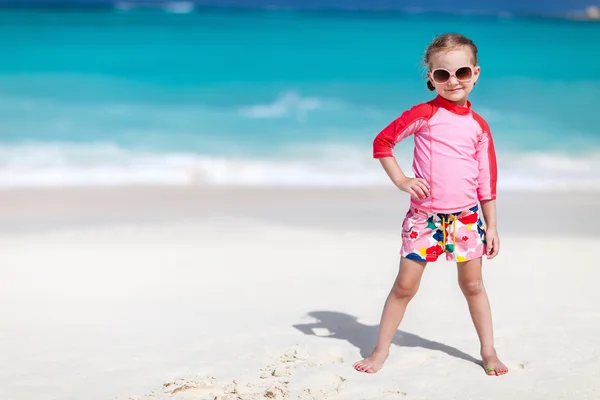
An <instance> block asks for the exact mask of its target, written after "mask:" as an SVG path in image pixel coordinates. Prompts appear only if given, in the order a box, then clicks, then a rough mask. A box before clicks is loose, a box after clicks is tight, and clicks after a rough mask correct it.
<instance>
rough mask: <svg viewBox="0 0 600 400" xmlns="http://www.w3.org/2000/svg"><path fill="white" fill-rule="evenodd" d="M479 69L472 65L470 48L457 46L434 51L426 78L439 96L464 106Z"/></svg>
mask: <svg viewBox="0 0 600 400" xmlns="http://www.w3.org/2000/svg"><path fill="white" fill-rule="evenodd" d="M479 71H480V68H479V67H476V66H475V65H473V54H471V51H470V49H469V48H468V47H458V48H456V49H452V50H450V51H445V52H438V53H436V54H435V55H434V56H433V58H432V60H431V69H430V70H429V72H428V73H427V78H428V79H429V81H430V82H431V83H432V84H433V86H434V87H435V90H436V91H437V93H438V94H439V95H440V96H442V97H443V98H445V99H446V100H448V101H451V102H453V103H455V104H458V105H460V106H464V105H465V104H466V103H467V97H468V96H469V93H471V90H473V86H474V85H475V82H477V79H478V78H479Z"/></svg>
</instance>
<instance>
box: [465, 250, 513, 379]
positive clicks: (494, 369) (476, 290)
mask: <svg viewBox="0 0 600 400" xmlns="http://www.w3.org/2000/svg"><path fill="white" fill-rule="evenodd" d="M481 263H482V260H481V258H476V259H474V260H469V261H465V262H461V263H457V266H458V284H459V286H460V289H461V290H462V292H463V294H464V295H465V298H466V299H467V304H468V305H469V312H470V313H471V319H472V320H473V324H474V325H475V330H476V331H477V335H478V336H479V341H480V343H481V358H482V360H483V367H484V368H485V371H486V373H487V374H488V375H504V374H506V373H507V372H508V368H507V367H506V366H505V365H504V364H503V363H502V362H501V361H500V359H498V355H497V354H496V349H495V348H494V332H493V328H492V312H491V309H490V303H489V299H488V296H487V293H486V291H485V287H484V286H483V277H482V274H481Z"/></svg>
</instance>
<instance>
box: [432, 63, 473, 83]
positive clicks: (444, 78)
mask: <svg viewBox="0 0 600 400" xmlns="http://www.w3.org/2000/svg"><path fill="white" fill-rule="evenodd" d="M452 76H454V77H455V78H456V80H458V81H459V82H467V81H470V80H471V78H473V67H460V68H458V69H457V70H455V71H448V70H447V69H444V68H436V69H434V70H433V71H431V78H432V79H433V81H434V82H435V83H437V84H438V85H439V84H443V83H446V82H448V81H449V80H450V78H451V77H452Z"/></svg>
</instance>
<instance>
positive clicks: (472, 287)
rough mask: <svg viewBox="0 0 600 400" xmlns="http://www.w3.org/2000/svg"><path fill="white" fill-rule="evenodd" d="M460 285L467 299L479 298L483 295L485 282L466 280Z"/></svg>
mask: <svg viewBox="0 0 600 400" xmlns="http://www.w3.org/2000/svg"><path fill="white" fill-rule="evenodd" d="M459 285H460V289H461V290H462V292H463V294H464V295H465V296H467V297H469V296H477V295H478V294H481V293H483V281H482V280H481V279H478V280H464V281H461V282H459Z"/></svg>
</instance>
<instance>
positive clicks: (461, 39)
mask: <svg viewBox="0 0 600 400" xmlns="http://www.w3.org/2000/svg"><path fill="white" fill-rule="evenodd" d="M462 46H466V47H468V48H469V49H470V50H471V53H472V54H473V60H472V61H473V65H477V64H478V63H479V60H478V59H477V46H475V43H473V41H472V40H471V39H469V38H467V37H466V36H463V35H461V34H459V33H444V34H442V35H439V36H438V37H436V38H435V39H433V40H432V41H431V43H430V44H429V46H428V47H427V50H425V56H424V57H423V63H424V64H425V68H426V69H430V68H431V59H432V58H433V56H434V55H435V54H437V53H438V52H440V51H448V50H452V49H455V48H457V47H462ZM427 89H429V90H431V91H434V90H435V87H434V86H433V84H432V83H431V81H429V79H428V80H427Z"/></svg>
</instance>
